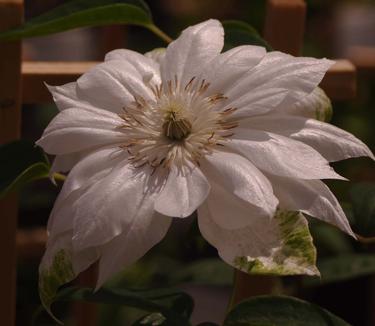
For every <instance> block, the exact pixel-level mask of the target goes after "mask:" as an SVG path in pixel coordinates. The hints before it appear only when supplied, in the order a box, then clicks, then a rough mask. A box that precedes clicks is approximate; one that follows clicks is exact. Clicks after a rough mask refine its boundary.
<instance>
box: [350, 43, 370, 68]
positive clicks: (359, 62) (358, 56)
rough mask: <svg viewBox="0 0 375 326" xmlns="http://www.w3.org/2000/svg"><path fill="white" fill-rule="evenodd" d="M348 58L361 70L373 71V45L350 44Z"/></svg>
mask: <svg viewBox="0 0 375 326" xmlns="http://www.w3.org/2000/svg"><path fill="white" fill-rule="evenodd" d="M347 57H348V59H349V60H350V61H351V62H353V64H354V66H355V67H356V68H357V69H358V70H359V71H361V72H369V73H374V72H375V46H351V47H350V48H349V49H348V52H347Z"/></svg>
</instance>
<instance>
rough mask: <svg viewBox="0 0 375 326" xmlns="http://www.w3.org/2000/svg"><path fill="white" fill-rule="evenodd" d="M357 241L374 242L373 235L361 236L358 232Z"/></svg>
mask: <svg viewBox="0 0 375 326" xmlns="http://www.w3.org/2000/svg"><path fill="white" fill-rule="evenodd" d="M356 236H357V238H358V241H359V242H362V243H364V244H373V243H375V237H363V236H361V235H359V234H356Z"/></svg>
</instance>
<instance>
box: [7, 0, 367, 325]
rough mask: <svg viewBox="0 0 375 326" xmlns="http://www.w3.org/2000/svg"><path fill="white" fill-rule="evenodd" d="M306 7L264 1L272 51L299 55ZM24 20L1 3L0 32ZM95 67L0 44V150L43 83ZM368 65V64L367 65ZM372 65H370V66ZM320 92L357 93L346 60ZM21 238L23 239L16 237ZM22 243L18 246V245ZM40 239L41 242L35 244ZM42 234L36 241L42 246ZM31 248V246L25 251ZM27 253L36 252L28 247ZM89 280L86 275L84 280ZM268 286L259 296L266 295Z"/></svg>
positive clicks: (12, 203)
mask: <svg viewBox="0 0 375 326" xmlns="http://www.w3.org/2000/svg"><path fill="white" fill-rule="evenodd" d="M305 14H306V5H305V3H304V1H302V0H269V1H268V3H267V15H266V22H265V30H264V36H265V38H266V39H267V40H268V42H269V43H270V44H271V45H272V46H273V47H274V48H275V49H277V50H281V51H283V52H287V53H291V54H293V55H299V54H300V50H301V46H302V40H303V35H304V24H305ZM22 20H23V0H0V31H2V30H6V29H9V28H11V27H15V26H17V25H20V24H21V23H22ZM95 64H97V62H22V60H21V42H19V41H17V42H3V43H0V78H1V79H0V144H4V143H7V142H9V141H12V140H16V139H19V138H20V126H21V105H22V103H33V104H38V103H45V102H51V101H52V99H51V96H50V94H49V93H48V92H47V90H46V88H45V86H44V83H43V82H47V83H49V84H52V85H60V84H64V83H67V82H70V81H74V80H76V79H77V78H78V77H79V76H80V75H82V74H83V73H84V72H85V71H87V70H88V69H89V68H90V67H92V66H93V65H95ZM366 64H367V65H368V62H367V63H366ZM372 64H373V62H372ZM322 87H323V88H324V89H325V91H326V92H327V93H328V95H329V96H330V97H331V98H332V99H351V98H353V97H354V96H355V92H356V69H355V67H354V65H353V64H351V63H350V62H349V61H347V60H339V61H338V62H337V64H336V65H334V66H333V67H332V68H331V69H330V71H329V72H328V73H327V75H326V77H325V78H324V80H323V83H322ZM0 213H1V222H2V224H1V228H0V257H2V261H3V265H2V266H1V268H0V288H1V290H2V295H1V296H0V316H1V319H2V325H10V326H11V325H14V324H15V291H16V281H15V275H16V270H15V266H16V239H17V198H16V196H14V195H10V196H8V197H7V198H5V199H3V200H1V201H0ZM21 235H22V236H21ZM20 239H22V240H20ZM40 239H42V240H40ZM43 239H44V238H43V232H42V233H41V235H40V234H39V237H38V241H44V240H43ZM18 241H19V249H20V253H23V252H25V250H26V252H27V249H25V248H31V247H32V243H31V244H30V243H28V241H29V242H33V241H34V244H35V237H32V236H28V235H27V234H24V233H22V234H21V233H19V234H18ZM30 245H31V246H30ZM32 248H40V243H39V246H37V247H35V246H34V247H32ZM238 277H240V278H242V279H243V280H242V282H241V284H242V288H241V289H237V291H236V297H235V301H238V300H240V299H241V298H244V297H247V296H250V295H254V292H252V288H253V287H252V288H250V287H246V286H243V285H244V284H246V282H247V280H248V276H244V274H241V273H239V274H238ZM89 278H90V275H89ZM267 284H270V283H269V282H268V283H267V282H266V285H264V286H262V287H261V288H260V289H258V290H257V291H258V293H265V292H267V291H268V290H269V288H268V285H267ZM80 316H81V317H80V318H79V319H80V321H79V322H78V324H79V325H85V326H90V325H94V319H95V318H93V317H92V310H90V309H89V310H86V311H85V310H84V311H83V313H81V314H80Z"/></svg>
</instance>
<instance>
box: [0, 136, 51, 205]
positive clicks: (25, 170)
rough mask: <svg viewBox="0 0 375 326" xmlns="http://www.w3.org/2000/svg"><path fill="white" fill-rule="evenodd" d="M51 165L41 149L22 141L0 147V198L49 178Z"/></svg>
mask: <svg viewBox="0 0 375 326" xmlns="http://www.w3.org/2000/svg"><path fill="white" fill-rule="evenodd" d="M49 170H50V164H49V162H48V159H47V157H46V156H45V155H44V153H43V151H42V150H41V148H39V147H36V146H35V145H34V144H32V143H30V142H27V141H24V140H21V141H15V142H12V143H8V144H5V145H2V146H0V198H2V197H4V196H5V195H6V194H8V193H10V192H14V191H17V190H19V189H21V188H22V187H23V186H25V185H26V184H28V183H30V182H32V181H35V180H39V179H43V178H48V174H49Z"/></svg>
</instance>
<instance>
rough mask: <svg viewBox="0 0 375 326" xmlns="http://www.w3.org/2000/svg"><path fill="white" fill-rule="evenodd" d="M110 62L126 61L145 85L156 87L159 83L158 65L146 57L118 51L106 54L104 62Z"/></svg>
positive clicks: (133, 52)
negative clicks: (154, 85) (151, 84)
mask: <svg viewBox="0 0 375 326" xmlns="http://www.w3.org/2000/svg"><path fill="white" fill-rule="evenodd" d="M110 60H120V61H126V62H127V63H128V64H131V65H132V66H133V67H134V68H135V69H136V70H137V72H138V73H139V74H140V75H141V76H143V78H142V80H143V82H144V83H145V84H148V83H153V84H157V85H158V84H160V82H161V80H160V70H159V64H158V63H157V62H155V60H153V59H151V58H149V57H147V56H146V55H142V54H140V53H138V52H135V51H131V50H126V49H119V50H113V51H111V52H109V53H107V54H106V56H105V61H110Z"/></svg>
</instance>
